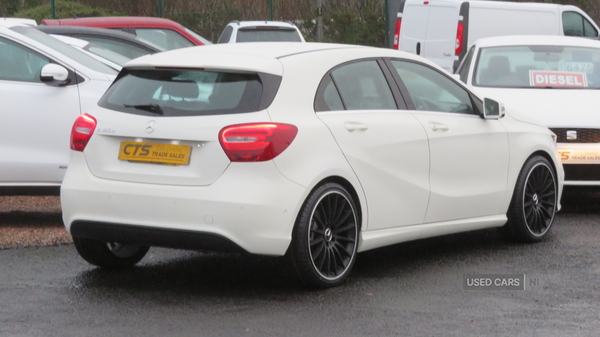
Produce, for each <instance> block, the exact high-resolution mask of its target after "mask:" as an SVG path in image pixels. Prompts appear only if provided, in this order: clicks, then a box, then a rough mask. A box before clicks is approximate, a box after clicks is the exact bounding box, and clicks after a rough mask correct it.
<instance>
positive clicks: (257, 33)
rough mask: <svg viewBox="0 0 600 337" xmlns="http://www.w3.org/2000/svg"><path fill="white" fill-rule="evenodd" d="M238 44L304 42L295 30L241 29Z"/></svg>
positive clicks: (237, 38)
mask: <svg viewBox="0 0 600 337" xmlns="http://www.w3.org/2000/svg"><path fill="white" fill-rule="evenodd" d="M235 41H236V42H269V41H276V42H284V41H287V42H302V39H300V34H299V33H298V31H297V30H295V29H293V28H292V29H287V28H268V27H267V28H261V27H252V28H241V29H238V31H237V37H236V40H235Z"/></svg>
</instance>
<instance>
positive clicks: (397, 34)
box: [394, 18, 402, 49]
mask: <svg viewBox="0 0 600 337" xmlns="http://www.w3.org/2000/svg"><path fill="white" fill-rule="evenodd" d="M401 26H402V19H401V18H400V19H398V20H396V30H395V31H394V49H398V46H399V45H400V27H401Z"/></svg>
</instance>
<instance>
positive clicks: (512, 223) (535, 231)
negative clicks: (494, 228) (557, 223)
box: [500, 156, 558, 242]
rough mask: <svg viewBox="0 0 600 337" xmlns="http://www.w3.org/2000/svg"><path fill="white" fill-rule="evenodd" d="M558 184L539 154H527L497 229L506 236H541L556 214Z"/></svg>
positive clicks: (527, 238)
mask: <svg viewBox="0 0 600 337" xmlns="http://www.w3.org/2000/svg"><path fill="white" fill-rule="evenodd" d="M557 189H558V187H557V181H556V176H555V173H554V170H553V168H552V166H551V164H550V162H548V160H547V159H546V158H544V157H541V156H534V157H532V158H530V159H529V160H528V161H527V162H526V163H525V165H524V166H523V168H522V169H521V173H520V174H519V177H518V179H517V184H516V186H515V191H514V194H513V198H512V201H511V204H510V207H509V211H508V214H507V215H508V223H507V224H506V225H505V226H504V227H502V228H501V229H500V230H501V232H502V234H504V235H505V236H506V237H508V238H509V239H512V240H515V241H521V242H538V241H541V240H542V239H544V238H545V237H546V236H547V235H548V232H549V231H550V228H551V227H552V223H553V222H554V215H555V214H556V207H557V203H558V200H557V198H558V190H557Z"/></svg>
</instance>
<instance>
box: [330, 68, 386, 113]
mask: <svg viewBox="0 0 600 337" xmlns="http://www.w3.org/2000/svg"><path fill="white" fill-rule="evenodd" d="M331 77H332V79H333V81H334V82H335V86H336V87H337V89H338V91H339V95H340V97H341V99H342V101H343V103H344V106H345V107H346V110H381V109H385V110H387V109H397V106H396V102H395V101H394V96H393V94H392V91H391V89H390V86H389V84H388V82H387V81H386V79H385V75H384V74H383V72H382V70H381V68H380V67H379V64H378V63H377V61H375V60H367V61H360V62H354V63H350V64H346V65H343V66H341V67H339V68H337V69H335V70H333V71H332V72H331ZM330 90H333V88H330Z"/></svg>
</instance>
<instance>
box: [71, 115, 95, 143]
mask: <svg viewBox="0 0 600 337" xmlns="http://www.w3.org/2000/svg"><path fill="white" fill-rule="evenodd" d="M96 124H97V122H96V118H94V117H92V116H90V115H88V114H83V115H79V117H77V119H76V120H75V123H73V128H72V129H71V150H75V151H83V150H84V149H85V147H86V145H87V143H88V142H89V141H90V138H92V134H94V130H95V129H96Z"/></svg>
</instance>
